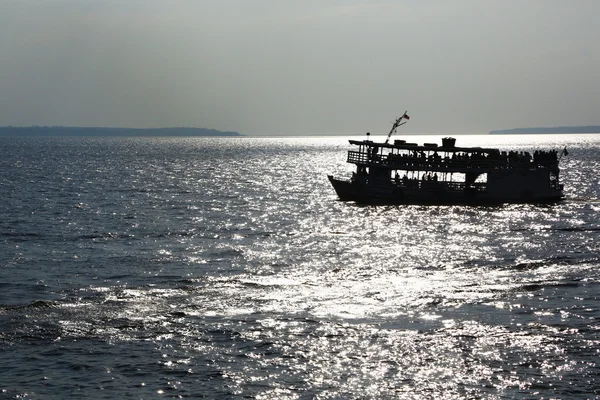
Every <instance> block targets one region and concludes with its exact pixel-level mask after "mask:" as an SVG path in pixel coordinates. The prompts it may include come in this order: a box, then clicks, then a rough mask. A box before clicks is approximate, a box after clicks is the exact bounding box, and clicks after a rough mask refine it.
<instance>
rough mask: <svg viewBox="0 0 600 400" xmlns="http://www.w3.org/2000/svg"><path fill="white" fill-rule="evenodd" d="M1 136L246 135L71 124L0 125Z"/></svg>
mask: <svg viewBox="0 0 600 400" xmlns="http://www.w3.org/2000/svg"><path fill="white" fill-rule="evenodd" d="M0 136H123V137H125V136H169V137H170V136H244V135H242V134H241V133H239V132H223V131H218V130H216V129H207V128H101V127H71V126H28V127H22V126H0Z"/></svg>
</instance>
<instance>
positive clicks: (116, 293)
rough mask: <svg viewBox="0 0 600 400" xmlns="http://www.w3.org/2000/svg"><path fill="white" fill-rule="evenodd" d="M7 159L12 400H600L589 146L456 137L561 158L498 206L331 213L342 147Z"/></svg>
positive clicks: (543, 139) (35, 151)
mask: <svg viewBox="0 0 600 400" xmlns="http://www.w3.org/2000/svg"><path fill="white" fill-rule="evenodd" d="M409 139H410V141H423V140H422V138H409ZM0 140H1V142H0V144H1V146H2V147H1V148H2V152H3V154H2V155H3V157H2V159H1V160H0V164H1V165H2V170H3V171H5V173H4V174H3V175H2V176H1V177H0V195H1V199H2V200H1V201H0V207H1V209H0V211H1V215H2V220H1V221H0V267H1V268H2V270H1V271H2V278H3V279H2V280H1V282H0V288H1V289H2V290H1V291H0V346H1V347H2V353H3V354H4V356H3V357H2V359H1V360H0V390H2V392H1V393H0V396H5V397H8V398H17V397H19V396H21V397H31V398H48V397H57V396H60V397H62V398H81V397H86V398H115V397H117V398H127V397H133V398H142V397H154V396H157V395H158V396H162V397H167V398H172V397H202V396H204V397H209V398H247V397H250V398H265V399H267V398H268V399H270V398H290V399H292V398H324V399H325V398H373V399H375V398H377V399H379V398H515V397H516V398H530V397H534V398H537V397H545V398H549V397H558V398H572V399H579V398H590V397H594V396H596V395H600V393H598V389H597V388H598V387H599V386H600V385H599V383H600V379H599V372H600V371H599V369H598V364H597V358H598V348H600V347H599V344H600V343H599V340H600V335H599V328H600V325H598V319H599V317H600V313H599V309H598V305H597V304H598V297H599V287H600V286H599V273H598V265H599V263H600V261H599V260H600V255H599V254H600V251H599V250H600V245H599V244H598V243H600V241H599V240H598V233H599V232H600V224H599V223H598V220H597V212H598V211H599V210H600V200H599V198H600V182H599V179H598V175H597V174H596V172H595V171H597V170H598V167H599V166H600V165H599V164H600V161H598V160H600V137H599V136H597V135H577V136H568V137H564V136H561V137H559V136H497V137H496V136H492V137H490V136H485V137H483V136H469V137H466V136H465V137H460V138H459V142H460V143H461V144H464V145H481V146H496V145H500V146H502V147H503V148H506V149H509V150H510V149H521V148H523V149H525V148H527V149H532V148H541V149H550V148H558V149H561V148H563V147H564V146H568V148H569V152H570V154H569V156H568V157H567V158H565V159H563V160H562V161H561V165H562V168H563V174H562V179H563V180H564V182H565V184H566V193H567V199H566V200H565V201H564V202H562V203H559V204H556V205H550V206H536V205H506V206H498V207H466V206H434V207H421V206H397V207H360V206H356V205H354V204H351V203H342V202H339V201H337V200H336V197H335V194H334V192H333V190H332V189H331V188H330V187H329V183H328V182H327V179H326V175H327V174H328V173H339V174H342V173H343V172H344V171H347V170H348V168H349V166H347V165H346V164H345V162H344V161H345V150H346V139H345V138H295V139H289V138H288V139H252V138H231V139H223V138H220V139H209V138H201V139H194V138H185V139H157V138H153V139H149V138H135V139H134V138H131V139H116V138H110V139H107V138H93V139H92V138H47V139H40V140H26V139H14V138H13V139H6V138H3V139H0Z"/></svg>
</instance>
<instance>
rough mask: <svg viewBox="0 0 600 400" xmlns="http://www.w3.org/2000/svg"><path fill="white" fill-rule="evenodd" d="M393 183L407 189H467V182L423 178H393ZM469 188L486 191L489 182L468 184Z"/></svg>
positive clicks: (456, 190)
mask: <svg viewBox="0 0 600 400" xmlns="http://www.w3.org/2000/svg"><path fill="white" fill-rule="evenodd" d="M391 183H392V184H393V185H395V186H397V187H399V188H406V189H419V190H436V189H445V190H450V191H453V192H463V191H465V190H466V189H467V184H466V183H465V182H453V181H430V180H423V179H398V180H392V182H391ZM468 189H471V190H473V191H476V192H485V191H486V190H487V183H485V182H474V183H471V184H469V185H468Z"/></svg>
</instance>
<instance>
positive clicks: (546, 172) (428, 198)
mask: <svg viewBox="0 0 600 400" xmlns="http://www.w3.org/2000/svg"><path fill="white" fill-rule="evenodd" d="M409 118H410V117H409V116H408V115H407V114H406V112H405V113H404V115H402V116H401V117H400V118H397V119H396V121H395V122H394V124H393V126H392V129H391V130H390V132H389V134H388V136H387V139H386V140H385V142H375V141H372V140H370V134H369V133H367V138H366V139H365V140H350V141H349V142H350V144H351V145H353V146H357V147H353V150H350V151H348V157H347V162H348V163H350V164H354V165H356V171H355V172H353V173H352V176H351V177H349V178H340V177H335V176H333V175H328V178H329V181H330V182H331V184H332V185H333V188H334V189H335V191H336V193H337V195H338V197H339V199H340V200H342V201H354V202H357V203H363V204H502V203H552V202H557V201H560V200H562V199H563V198H564V193H563V191H564V187H563V185H562V184H561V183H560V181H559V173H560V170H559V160H560V158H559V154H558V151H556V150H536V151H534V152H533V153H529V152H522V151H500V150H499V149H495V148H482V147H459V146H457V145H456V139H455V138H452V137H446V138H443V139H442V143H441V145H440V144H437V143H424V144H422V145H419V144H417V143H407V142H406V141H405V140H399V139H398V140H394V141H393V143H390V138H391V136H392V133H394V132H396V130H397V128H398V127H399V126H401V125H404V124H405V123H406V122H407V120H408V119H409ZM562 154H565V155H566V149H565V150H563V153H561V156H562Z"/></svg>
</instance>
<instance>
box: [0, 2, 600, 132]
mask: <svg viewBox="0 0 600 400" xmlns="http://www.w3.org/2000/svg"><path fill="white" fill-rule="evenodd" d="M598 15H600V1H597V0H572V1H564V0H560V1H559V0H485V1H482V0H453V1H448V0H396V1H384V0H382V1H377V0H374V1H352V0H348V1H341V0H338V1H334V0H318V1H313V0H161V1H159V0H0V57H1V58H0V59H1V60H2V62H1V64H0V126H6V125H13V126H32V125H52V126H55V125H60V126H103V127H104V126H106V127H133V128H153V127H173V126H178V127H179V126H187V127H201V128H202V127H206V128H214V129H219V130H224V131H238V132H240V133H244V134H250V135H313V134H323V135H329V134H345V135H349V134H350V135H358V134H361V135H362V134H363V133H364V132H367V131H370V132H371V133H373V134H387V132H388V131H389V129H390V127H391V124H392V123H393V121H394V119H395V118H396V117H398V116H400V115H402V113H403V112H404V111H408V115H409V116H410V120H409V123H408V124H407V125H405V126H403V127H402V128H401V132H406V133H410V134H419V133H432V134H437V133H440V134H467V133H480V134H484V133H487V132H488V131H490V130H493V129H505V128H517V127H535V126H563V125H600V113H599V112H598V111H599V110H600V43H599V39H600V24H598Z"/></svg>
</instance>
